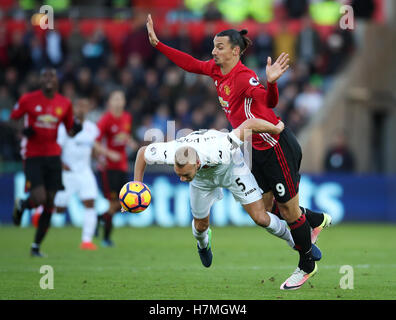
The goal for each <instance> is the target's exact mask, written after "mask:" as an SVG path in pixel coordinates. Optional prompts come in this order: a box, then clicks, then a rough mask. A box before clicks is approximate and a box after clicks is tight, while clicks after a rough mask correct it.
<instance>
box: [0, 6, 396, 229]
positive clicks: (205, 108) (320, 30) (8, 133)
mask: <svg viewBox="0 0 396 320" xmlns="http://www.w3.org/2000/svg"><path fill="white" fill-rule="evenodd" d="M242 2H243V3H244V5H243V6H240V5H241V1H238V0H228V1H227V0H224V1H210V0H205V1H200V0H196V1H193V0H186V1H182V0H172V1H161V0H151V1H147V0H146V1H140V0H136V1H133V0H132V1H130V0H119V1H107V0H102V1H72V0H63V1H35V0H21V1H16V0H2V1H1V2H0V3H1V5H0V19H1V22H0V66H1V72H0V109H1V110H0V117H1V121H0V137H1V138H0V190H1V192H0V203H1V209H0V224H10V223H11V212H12V206H13V201H14V199H15V198H16V197H25V196H26V194H24V187H23V186H24V176H23V173H22V163H21V159H20V155H19V142H20V139H21V128H20V127H18V126H17V125H16V124H15V123H14V122H12V121H10V120H9V114H10V111H11V110H12V108H13V106H14V104H15V102H16V101H17V99H18V98H19V97H20V96H21V95H22V94H23V93H25V92H28V91H31V90H34V89H36V88H37V85H38V81H37V80H38V71H39V70H40V68H42V67H43V66H44V65H52V66H55V67H56V68H57V70H58V72H59V77H60V92H61V93H62V94H64V95H65V96H67V97H69V98H70V99H72V100H73V99H74V98H75V97H78V96H84V97H89V98H90V101H91V106H92V111H91V112H90V114H89V118H90V119H91V120H93V121H96V120H97V119H98V118H99V117H100V115H101V114H102V113H103V112H104V110H105V108H106V106H105V102H106V97H107V95H108V93H109V92H110V91H111V90H114V89H116V88H121V89H123V90H124V91H125V92H126V95H127V106H126V110H127V111H129V112H130V113H131V114H132V115H133V136H134V137H135V139H136V140H137V141H139V142H140V143H141V145H144V144H147V142H145V141H144V140H145V139H144V134H145V132H146V130H147V129H150V128H158V129H160V130H161V131H162V132H164V135H165V136H166V134H167V121H169V120H175V124H176V132H177V131H178V130H180V129H182V128H191V129H200V128H216V129H223V128H228V129H230V127H229V125H228V123H227V121H226V119H225V116H224V115H223V112H222V110H221V108H219V107H218V104H217V97H216V92H215V90H214V87H213V85H212V84H211V80H210V79H207V78H205V77H201V76H196V75H191V74H187V73H185V72H183V71H182V70H180V69H179V68H178V67H176V66H175V65H173V64H172V63H171V62H170V61H168V60H167V59H166V58H165V57H164V56H162V55H161V54H159V52H157V51H156V50H154V49H153V48H152V47H151V46H150V44H149V42H148V40H147V33H146V29H145V19H146V15H147V13H148V12H150V13H151V14H152V15H153V18H154V21H155V29H156V30H157V32H158V34H159V37H160V39H161V41H163V42H164V43H166V44H168V45H171V46H173V47H176V48H178V49H180V50H182V51H185V52H188V53H190V54H192V55H193V56H194V57H196V58H199V59H209V58H210V52H211V50H212V40H213V35H214V34H215V33H216V32H218V31H220V30H222V29H224V28H228V27H236V28H242V27H244V28H247V29H248V30H249V34H248V35H249V37H250V38H251V39H252V40H253V47H252V48H250V49H249V51H248V52H247V53H246V54H245V56H244V57H243V62H244V63H245V64H246V65H247V66H249V67H251V68H253V69H254V70H255V71H256V73H257V74H258V76H259V77H260V79H261V80H262V81H263V82H265V64H266V57H267V56H271V57H273V58H274V57H277V56H278V55H279V54H280V52H282V51H286V52H288V53H289V55H290V56H291V68H290V70H289V71H288V72H287V74H286V75H284V76H283V77H282V78H281V79H280V80H279V81H278V86H279V91H280V99H279V104H278V106H277V108H276V111H277V113H278V114H279V115H280V116H281V117H282V119H283V120H284V121H285V123H286V125H287V126H289V127H290V128H291V129H292V130H293V131H294V132H295V133H296V134H297V136H298V138H299V141H300V143H301V145H302V147H303V164H302V173H303V176H302V181H301V185H300V194H301V196H300V199H301V203H302V205H303V206H306V207H309V208H312V209H316V210H324V211H326V212H329V213H330V214H332V215H333V218H334V222H335V223H339V222H341V221H364V222H373V221H380V222H395V221H396V212H395V210H394V208H395V205H396V200H395V197H394V194H395V193H396V177H395V172H396V161H395V158H396V146H395V144H394V143H393V140H392V137H394V136H395V129H394V128H395V127H396V126H395V124H396V121H395V119H396V116H395V107H394V106H395V95H394V92H395V90H394V89H395V81H394V79H395V75H396V72H395V66H394V65H395V64H394V63H391V60H390V59H391V52H392V48H393V49H394V46H395V43H396V42H395V41H392V39H393V38H394V34H395V32H394V30H395V26H394V21H395V20H396V19H395V16H396V14H395V12H396V8H395V7H394V4H393V3H392V1H385V0H375V1H364V0H363V1H348V0H347V1H287V0H284V1H282V0H274V1H271V0H257V1H242ZM246 3H249V5H246ZM43 4H48V5H51V6H52V7H53V8H54V12H55V24H54V26H55V28H54V30H43V29H41V28H40V26H39V21H40V18H41V17H42V15H40V14H39V8H40V6H41V5H43ZM343 4H348V5H352V7H353V8H354V14H355V15H354V29H353V30H348V29H347V30H343V29H341V28H340V25H339V21H340V18H341V17H342V14H341V13H340V7H341V5H343ZM370 4H371V5H372V6H370ZM242 7H243V8H244V9H243V10H240V8H242ZM235 8H239V10H235ZM258 8H259V9H258ZM310 35H312V37H310ZM392 37H393V38H392ZM307 39H308V40H307ZM307 41H308V42H307ZM392 46H393V47H392ZM393 52H394V50H393ZM373 56H376V57H377V58H376V59H374V58H373ZM392 77H393V78H392ZM388 79H389V80H391V79H393V81H387V80H388ZM346 83H347V84H346ZM392 89H393V91H392ZM392 124H393V125H392ZM337 141H338V143H339V144H338V145H335V144H336V143H337ZM340 141H341V142H340ZM340 151H343V152H345V153H344V156H345V158H344V162H343V163H342V161H341V158H340V156H339V154H338V153H337V152H340ZM346 152H347V153H346ZM128 154H129V160H130V168H133V161H134V158H135V155H136V150H131V149H128ZM93 165H94V166H95V165H96V163H94V164H93ZM131 177H132V173H131ZM147 183H148V185H149V186H150V187H151V189H152V192H153V203H152V205H151V206H150V208H149V209H148V210H147V211H146V212H144V213H143V214H141V215H135V216H133V215H121V214H118V215H117V216H116V217H115V220H114V225H115V226H134V227H144V226H149V225H152V224H154V225H160V226H164V227H171V226H189V224H190V221H191V215H190V213H189V204H188V187H187V185H186V184H182V183H180V182H178V180H177V179H176V177H175V176H174V175H173V174H172V172H171V171H170V170H167V169H166V168H165V169H164V168H156V167H154V168H150V171H149V173H148V175H147ZM228 197H230V194H228V193H226V199H230V201H225V200H223V201H221V202H219V203H217V204H216V205H215V207H214V209H213V214H212V217H211V218H212V223H213V224H215V225H218V226H224V225H227V224H232V225H239V226H243V225H254V223H253V222H252V221H251V219H250V218H249V217H248V215H247V214H246V213H244V212H243V211H242V209H241V207H240V206H239V205H237V204H236V203H235V201H234V200H232V199H231V198H232V197H230V198H228ZM96 207H97V209H98V211H99V212H104V211H106V208H107V201H106V200H105V199H104V198H103V197H101V198H100V199H98V200H97V201H96ZM80 208H81V204H80V203H79V201H78V200H77V199H73V201H72V202H71V204H70V206H69V208H68V214H67V215H64V216H56V215H54V216H53V221H52V222H53V225H54V226H60V227H61V226H64V225H65V224H68V223H71V224H73V225H75V226H80V225H81V222H82V217H81V215H80V214H79V211H80ZM29 218H30V217H29V213H28V212H26V213H25V215H24V217H23V221H22V226H29V225H30V219H29Z"/></svg>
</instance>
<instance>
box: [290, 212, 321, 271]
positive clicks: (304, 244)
mask: <svg viewBox="0 0 396 320" xmlns="http://www.w3.org/2000/svg"><path fill="white" fill-rule="evenodd" d="M288 225H289V227H290V232H291V234H292V236H293V240H294V243H295V248H296V249H297V250H298V252H299V254H300V261H299V263H298V267H299V268H300V269H302V270H304V271H305V272H307V273H310V272H312V270H313V269H314V268H315V262H314V261H313V260H312V252H311V251H312V244H311V228H310V226H309V223H308V221H307V219H306V217H305V214H302V215H301V216H300V218H298V219H297V220H296V221H294V222H292V223H289V224H288Z"/></svg>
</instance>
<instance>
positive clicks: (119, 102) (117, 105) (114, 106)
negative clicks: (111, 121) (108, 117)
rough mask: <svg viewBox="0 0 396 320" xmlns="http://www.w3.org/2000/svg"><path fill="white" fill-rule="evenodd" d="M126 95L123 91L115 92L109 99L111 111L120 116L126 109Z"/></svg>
mask: <svg viewBox="0 0 396 320" xmlns="http://www.w3.org/2000/svg"><path fill="white" fill-rule="evenodd" d="M124 107H125V96H124V94H123V93H122V92H118V91H117V92H114V93H113V94H112V95H111V96H110V99H109V109H110V112H111V113H113V114H114V115H116V116H120V115H121V113H122V112H123V111H124Z"/></svg>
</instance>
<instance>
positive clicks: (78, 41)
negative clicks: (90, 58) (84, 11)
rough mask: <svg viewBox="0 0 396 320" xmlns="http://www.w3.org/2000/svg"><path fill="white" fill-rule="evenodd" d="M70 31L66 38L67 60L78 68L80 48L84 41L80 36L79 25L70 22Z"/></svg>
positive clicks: (80, 61)
mask: <svg viewBox="0 0 396 320" xmlns="http://www.w3.org/2000/svg"><path fill="white" fill-rule="evenodd" d="M71 25H72V31H71V33H70V35H69V37H68V38H67V49H68V55H67V58H68V60H69V61H70V62H71V63H72V64H73V65H74V66H79V65H80V64H81V63H82V48H83V46H84V44H85V39H84V37H83V36H82V35H81V29H80V23H79V22H78V21H72V24H71Z"/></svg>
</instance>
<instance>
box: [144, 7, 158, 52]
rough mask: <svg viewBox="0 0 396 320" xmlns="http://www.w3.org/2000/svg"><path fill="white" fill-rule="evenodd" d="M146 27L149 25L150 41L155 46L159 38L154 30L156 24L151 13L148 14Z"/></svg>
mask: <svg viewBox="0 0 396 320" xmlns="http://www.w3.org/2000/svg"><path fill="white" fill-rule="evenodd" d="M146 27H147V32H148V37H149V41H150V43H151V45H152V46H153V47H155V46H156V45H157V43H158V42H159V40H158V38H157V35H156V34H155V32H154V24H153V20H152V19H151V14H149V15H148V16H147V23H146Z"/></svg>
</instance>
